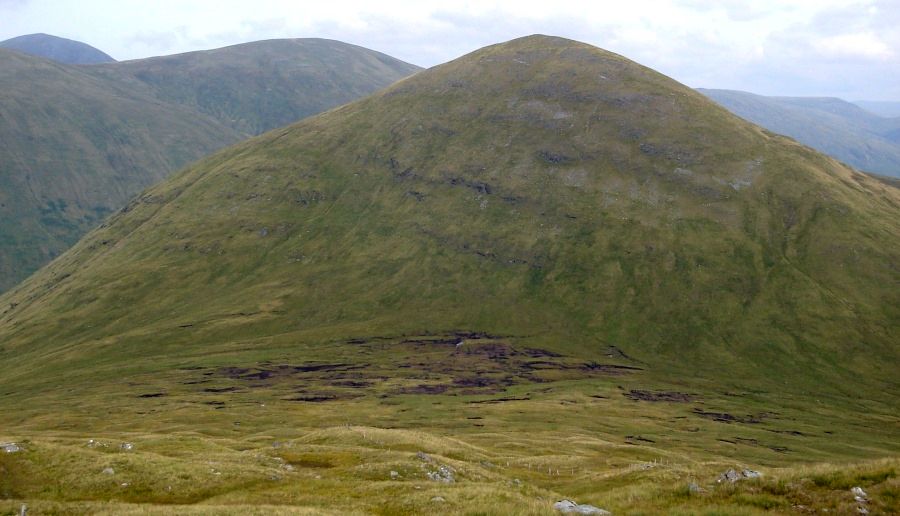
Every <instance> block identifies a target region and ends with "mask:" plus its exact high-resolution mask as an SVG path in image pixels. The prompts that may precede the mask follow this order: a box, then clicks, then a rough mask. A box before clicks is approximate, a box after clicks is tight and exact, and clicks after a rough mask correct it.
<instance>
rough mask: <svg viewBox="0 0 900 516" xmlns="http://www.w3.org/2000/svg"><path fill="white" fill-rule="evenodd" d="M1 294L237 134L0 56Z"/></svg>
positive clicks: (137, 93)
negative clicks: (137, 196)
mask: <svg viewBox="0 0 900 516" xmlns="http://www.w3.org/2000/svg"><path fill="white" fill-rule="evenodd" d="M0 90H2V93H0V141H2V142H3V145H2V146H0V213H2V216H0V220H2V222H0V290H4V289H6V288H9V287H11V286H13V285H14V284H16V283H17V282H18V281H20V280H21V279H23V278H24V277H25V276H27V275H28V274H30V273H31V272H32V271H34V270H36V269H37V268H38V267H40V266H41V265H43V264H45V263H47V262H48V261H49V260H50V259H52V258H53V257H55V256H57V255H59V254H60V253H61V252H62V251H64V250H65V249H67V248H68V247H69V246H70V245H72V244H73V243H75V242H76V241H77V240H78V239H79V238H80V237H81V236H82V235H83V234H84V233H86V232H87V231H88V230H90V229H92V228H94V227H95V226H96V225H97V224H99V222H100V221H101V220H103V218H105V217H106V216H107V215H109V214H110V213H112V212H113V211H115V210H118V209H119V208H121V207H122V206H123V205H124V204H125V203H126V202H127V201H128V199H129V198H131V196H132V195H134V194H135V193H136V192H138V191H140V190H141V189H143V188H146V187H147V186H149V185H150V184H153V183H154V182H156V181H159V180H160V179H162V178H164V177H166V175H167V174H168V173H169V172H171V171H173V170H176V169H177V168H180V167H182V166H184V165H185V164H187V163H189V162H190V161H193V160H196V159H198V158H200V157H202V156H204V155H206V154H209V153H211V152H213V151H215V150H217V149H219V148H221V147H223V146H225V145H226V144H228V143H233V142H235V141H237V140H238V139H239V138H240V134H239V133H238V132H236V131H235V130H233V129H231V128H230V127H228V126H226V125H224V124H222V123H221V122H219V121H218V120H215V119H213V118H211V117H208V116H204V115H201V114H199V113H197V112H195V111H193V110H190V109H186V108H184V107H181V106H177V105H172V104H165V103H161V102H159V101H157V100H156V99H154V98H153V96H152V95H151V94H150V92H149V91H147V89H146V88H144V89H133V88H131V87H130V86H126V85H122V84H117V83H115V82H108V81H101V80H98V79H97V78H96V77H94V76H92V75H90V74H89V73H86V72H85V71H84V70H83V69H81V68H77V67H71V66H65V65H62V64H59V63H55V62H52V61H47V60H44V59H42V58H36V57H32V56H27V55H23V54H20V53H18V52H12V51H8V50H0Z"/></svg>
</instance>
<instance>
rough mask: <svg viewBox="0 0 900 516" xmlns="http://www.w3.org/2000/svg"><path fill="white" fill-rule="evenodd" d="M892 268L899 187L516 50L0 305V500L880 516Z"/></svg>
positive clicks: (337, 120) (589, 61) (620, 68)
mask: <svg viewBox="0 0 900 516" xmlns="http://www.w3.org/2000/svg"><path fill="white" fill-rule="evenodd" d="M898 263H900V190H898V189H896V188H894V187H892V186H890V185H888V184H885V183H882V182H880V181H877V180H876V179H874V178H872V177H870V176H868V175H865V174H862V173H859V172H857V171H855V170H853V169H850V168H848V167H846V166H844V165H843V164H841V163H839V162H837V161H835V160H833V159H831V158H828V157H826V156H823V155H821V154H819V153H817V152H814V151H813V150H811V149H809V148H807V147H805V146H802V145H799V144H797V143H796V142H795V141H793V140H790V139H788V138H784V137H781V136H778V135H775V134H773V133H771V132H768V131H766V130H763V129H761V128H759V127H757V126H755V125H753V124H750V123H748V122H746V121H744V120H741V119H739V118H738V117H736V116H734V115H732V114H730V113H729V112H728V111H726V110H725V109H724V108H721V107H719V106H718V105H716V104H714V103H713V102H712V101H710V100H709V99H708V98H706V97H705V96H704V95H702V94H700V93H698V92H696V91H693V90H691V89H690V88H687V87H685V86H683V85H681V84H679V83H677V82H675V81H673V80H671V79H669V78H667V77H665V76H663V75H661V74H659V73H657V72H655V71H653V70H650V69H648V68H645V67H643V66H640V65H638V64H636V63H633V62H631V61H629V60H627V59H625V58H623V57H621V56H619V55H616V54H613V53H610V52H606V51H603V50H600V49H597V48H594V47H591V46H589V45H585V44H582V43H577V42H574V41H569V40H565V39H560V38H554V37H547V36H531V37H527V38H521V39H517V40H513V41H510V42H508V43H503V44H499V45H495V46H491V47H487V48H484V49H481V50H478V51H476V52H474V53H472V54H469V55H466V56H463V57H461V58H459V59H457V60H454V61H451V62H449V63H447V64H444V65H440V66H437V67H434V68H432V69H429V70H427V71H424V72H420V73H418V74H416V75H414V76H412V77H409V78H407V79H404V80H402V81H400V82H398V83H396V84H394V85H393V86H391V87H389V88H387V89H386V90H382V91H380V92H378V93H375V94H373V95H371V96H369V97H366V98H365V99H362V100H359V101H356V102H353V103H350V104H347V105H344V106H341V107H339V108H336V109H332V110H330V111H327V112H325V113H322V114H320V115H317V116H314V117H311V118H307V119H305V120H303V121H301V122H299V123H296V124H294V125H292V126H289V127H286V128H281V129H277V130H274V131H271V132H268V133H266V134H263V135H261V136H258V137H256V138H253V139H250V140H248V141H245V142H242V143H240V144H237V145H235V146H233V147H230V148H228V149H226V150H224V151H222V152H219V153H217V154H215V155H213V156H211V157H209V158H207V159H204V160H202V161H200V162H198V163H195V164H193V165H191V166H189V167H188V168H186V169H184V170H182V171H181V172H179V173H178V174H176V175H175V176H173V177H171V178H169V179H168V180H166V181H164V182H162V183H160V184H158V185H156V186H154V187H152V188H150V189H148V190H146V191H145V192H144V193H143V194H141V195H140V196H139V197H137V198H136V199H134V200H133V201H132V202H131V203H129V205H128V206H126V207H125V208H124V209H123V210H121V211H120V212H119V213H117V214H115V215H114V216H113V217H111V218H109V219H108V220H107V221H106V222H105V223H104V224H103V226H102V227H100V228H98V229H96V230H94V231H92V232H91V233H90V234H88V235H87V236H86V237H85V238H84V239H82V240H81V241H80V242H79V243H78V244H77V245H75V246H74V247H73V248H72V249H70V250H69V251H67V252H66V253H65V254H63V255H62V256H61V257H60V258H59V259H57V260H55V261H54V262H53V263H51V264H50V265H48V266H47V267H45V268H43V269H42V270H41V271H39V272H38V273H37V274H35V275H33V276H32V277H30V278H29V279H28V280H26V281H25V282H23V283H22V284H21V285H19V286H18V287H16V288H15V289H13V290H12V291H10V292H8V293H6V294H4V295H3V296H2V297H0V342H2V350H0V409H2V411H3V413H4V414H5V416H4V430H3V432H4V435H3V436H0V438H3V439H6V440H8V441H10V442H15V443H20V442H21V443H23V446H24V447H25V448H26V449H27V452H25V453H22V454H20V455H15V454H13V455H5V456H3V459H0V460H4V461H5V462H3V463H2V465H3V466H4V467H5V471H6V472H7V473H6V475H5V476H0V493H6V495H5V496H6V498H8V499H10V500H12V501H11V502H10V504H9V505H10V507H12V508H15V507H17V506H16V505H15V503H18V500H29V502H30V506H31V504H35V505H34V507H45V508H47V509H48V510H49V509H51V508H56V509H55V510H59V507H71V508H72V510H75V508H76V506H75V505H67V504H74V503H75V502H72V501H73V500H77V501H78V502H77V504H78V505H77V509H78V510H81V511H83V512H107V513H118V512H121V511H125V510H128V511H145V510H146V511H150V512H152V511H153V510H156V511H159V512H165V511H166V510H171V508H169V509H166V506H167V504H176V503H177V504H192V503H197V504H201V505H198V506H196V507H194V508H191V509H190V510H191V511H197V512H199V511H203V510H206V511H208V512H209V513H227V512H229V511H230V512H231V513H234V514H239V513H242V512H246V511H248V510H249V509H250V508H251V507H257V506H259V505H267V506H271V509H270V508H266V509H259V508H257V509H255V510H266V511H268V510H276V511H281V512H288V511H289V510H294V509H296V510H297V511H303V510H306V511H308V512H310V513H317V512H333V513H392V514H408V513H420V514H424V513H429V512H432V513H433V512H436V511H439V512H443V511H444V509H446V512H449V513H456V514H464V513H473V512H488V513H497V514H551V513H552V511H553V509H552V506H551V504H552V503H553V501H554V500H559V499H561V498H563V497H574V498H575V499H577V500H578V501H580V502H583V503H590V504H593V505H597V506H601V507H604V508H607V509H609V510H612V511H614V512H615V513H647V514H659V513H685V514H687V513H712V512H719V513H747V514H756V513H759V512H760V511H762V510H764V509H766V510H776V511H781V512H786V511H790V510H792V504H793V505H796V504H797V503H799V501H802V503H803V505H804V506H806V507H810V510H820V509H823V508H829V507H830V508H831V509H829V510H832V509H834V510H836V512H840V511H845V512H847V511H850V510H853V509H854V508H855V507H856V506H855V505H854V504H856V503H857V502H855V501H854V500H853V497H852V495H851V494H850V492H849V489H850V487H853V486H860V487H861V488H863V489H865V490H866V492H867V493H869V494H868V495H867V496H870V497H871V502H866V503H870V505H869V507H872V508H873V510H875V508H878V509H879V510H884V511H885V512H890V510H892V508H896V504H897V502H896V497H892V496H891V493H892V492H893V491H891V490H892V489H894V487H892V486H894V485H895V482H896V470H897V469H896V468H897V465H898V460H897V454H898V452H900V448H898V442H900V441H898V440H897V439H896V437H897V431H896V428H897V427H896V423H897V421H898V420H897V414H898V408H900V407H898V401H897V400H898V398H897V396H896V393H897V392H898V383H897V378H896V368H897V367H896V366H897V364H898V363H900V360H898V359H900V350H898V346H897V341H896V335H897V334H898V330H900V327H898V326H900V289H897V288H896V286H897V283H898V279H900V277H898V276H900V273H898V268H897V264H898ZM8 457H9V458H8ZM828 462H835V463H840V464H842V465H829V464H823V463H828ZM851 462H852V463H853V464H848V463H851ZM813 463H815V464H816V466H814V467H813V466H809V467H801V466H803V465H808V464H813ZM105 468H110V470H109V471H107V470H106V469H105ZM728 468H737V470H738V471H743V470H745V469H746V470H760V471H762V473H763V478H762V479H761V480H758V481H747V482H742V483H739V484H732V483H730V482H725V483H717V482H716V478H717V476H718V475H719V474H720V473H721V472H723V471H725V470H726V469H728ZM104 471H107V472H106V473H104ZM736 475H738V476H740V474H736ZM748 475H749V473H748ZM688 482H694V483H695V484H694V487H692V486H690V485H688ZM40 504H44V505H40ZM128 504H146V505H142V506H140V507H137V506H135V505H128ZM169 507H171V506H170V505H169ZM35 510H39V509H35Z"/></svg>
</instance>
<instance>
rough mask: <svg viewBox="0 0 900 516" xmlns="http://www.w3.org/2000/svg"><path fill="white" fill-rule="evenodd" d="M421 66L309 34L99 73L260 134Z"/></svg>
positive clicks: (143, 61)
mask: <svg viewBox="0 0 900 516" xmlns="http://www.w3.org/2000/svg"><path fill="white" fill-rule="evenodd" d="M419 69H420V68H419V67H417V66H415V65H411V64H409V63H405V62H403V61H400V60H398V59H395V58H393V57H390V56H387V55H385V54H382V53H380V52H375V51H373V50H369V49H366V48H362V47H358V46H356V45H350V44H347V43H342V42H340V41H333V40H325V39H315V38H309V39H279V40H269V41H257V42H253V43H245V44H241V45H234V46H230V47H225V48H220V49H215V50H207V51H202V52H189V53H186V54H179V55H173V56H164V57H154V58H150V59H140V60H136V61H128V62H124V63H121V64H117V65H114V66H110V67H101V68H99V69H98V70H97V72H108V73H111V74H116V73H118V74H125V75H127V76H128V77H133V78H134V79H136V80H138V81H140V82H143V83H146V84H147V85H149V86H150V87H152V88H153V89H154V91H155V92H156V94H157V96H158V97H159V98H160V99H161V100H165V101H167V102H174V103H177V104H183V105H188V106H192V107H195V108H197V109H198V110H200V111H202V112H204V113H206V114H208V115H212V116H214V117H216V118H218V119H220V120H222V121H224V122H225V123H227V124H229V125H231V126H233V127H235V128H236V129H238V130H240V131H242V132H245V133H249V134H260V133H262V132H264V131H267V130H269V129H274V128H276V127H281V126H284V125H287V124H289V123H292V122H295V121H297V120H299V119H301V118H305V117H307V116H309V115H313V114H316V113H321V112H322V111H325V110H326V109H329V108H332V107H335V106H337V105H340V104H344V103H346V102H349V101H351V100H355V99H358V98H360V97H362V96H364V95H368V94H370V93H372V92H374V91H375V90H378V89H380V88H383V87H384V86H386V85H388V84H391V83H392V82H394V81H396V80H397V79H399V78H401V77H406V76H407V75H410V74H412V73H414V72H416V71H418V70H419Z"/></svg>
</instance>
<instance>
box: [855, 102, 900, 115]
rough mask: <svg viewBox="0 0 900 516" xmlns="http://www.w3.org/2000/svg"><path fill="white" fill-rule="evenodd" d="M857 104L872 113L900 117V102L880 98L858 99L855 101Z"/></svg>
mask: <svg viewBox="0 0 900 516" xmlns="http://www.w3.org/2000/svg"><path fill="white" fill-rule="evenodd" d="M853 103H854V104H856V105H857V106H859V107H861V108H863V109H865V110H866V111H868V112H870V113H874V114H876V115H878V116H882V117H885V118H897V117H900V102H888V101H879V100H856V101H853Z"/></svg>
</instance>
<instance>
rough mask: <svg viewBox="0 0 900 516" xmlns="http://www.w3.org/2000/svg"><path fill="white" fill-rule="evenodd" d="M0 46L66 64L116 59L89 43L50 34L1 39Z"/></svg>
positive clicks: (109, 61)
mask: <svg viewBox="0 0 900 516" xmlns="http://www.w3.org/2000/svg"><path fill="white" fill-rule="evenodd" d="M0 48H8V49H10V50H18V51H19V52H24V53H26V54H30V55H33V56H38V57H46V58H47V59H52V60H54V61H57V62H60V63H65V64H98V63H113V62H115V61H116V60H115V59H113V58H112V57H111V56H110V55H109V54H107V53H105V52H103V51H102V50H99V49H97V48H94V47H92V46H90V45H88V44H87V43H82V42H81V41H74V40H71V39H66V38H60V37H58V36H51V35H50V34H40V33H39V34H26V35H24V36H18V37H15V38H11V39H8V40H6V41H0Z"/></svg>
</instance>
